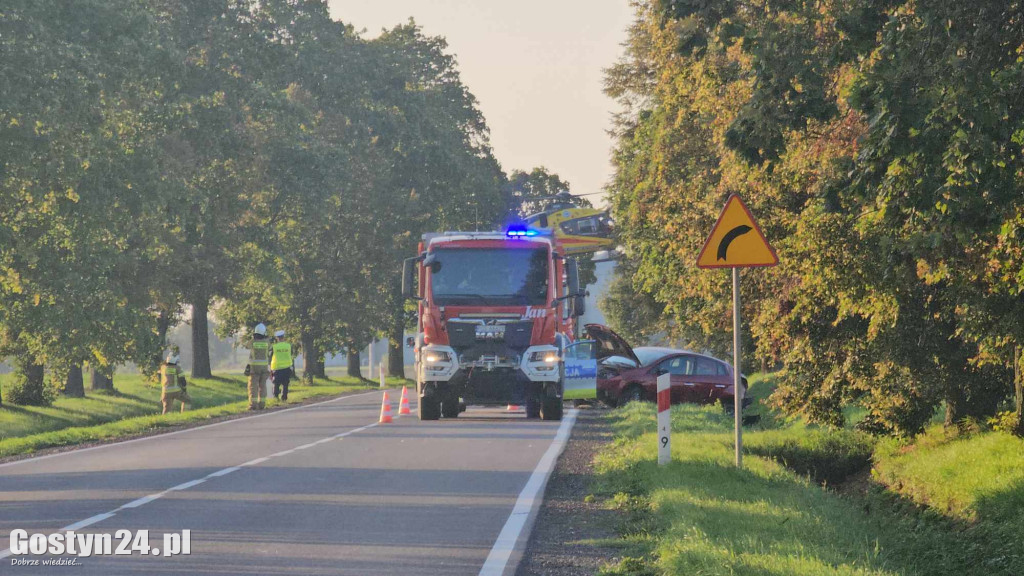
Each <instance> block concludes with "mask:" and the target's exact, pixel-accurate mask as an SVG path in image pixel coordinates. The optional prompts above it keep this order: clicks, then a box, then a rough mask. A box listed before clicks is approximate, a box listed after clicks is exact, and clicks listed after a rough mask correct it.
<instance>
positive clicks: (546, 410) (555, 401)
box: [540, 397, 562, 420]
mask: <svg viewBox="0 0 1024 576" xmlns="http://www.w3.org/2000/svg"><path fill="white" fill-rule="evenodd" d="M540 418H541V420H561V419H562V399H561V398H557V397H545V398H544V400H543V402H542V403H541V405H540Z"/></svg>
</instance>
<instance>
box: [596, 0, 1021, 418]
mask: <svg viewBox="0 0 1024 576" xmlns="http://www.w3.org/2000/svg"><path fill="white" fill-rule="evenodd" d="M636 9H637V12H636V13H637V18H636V22H635V23H634V25H633V27H632V28H631V29H630V40H629V41H628V42H627V45H626V51H625V56H624V58H623V60H622V61H620V62H619V63H618V64H617V65H616V66H615V67H613V68H612V69H611V70H610V71H609V74H608V77H607V80H606V88H607V92H608V93H609V94H610V95H612V96H614V97H616V98H618V99H619V100H620V101H622V102H623V103H624V104H625V105H626V106H627V112H626V113H625V114H623V115H621V116H620V117H619V118H618V126H617V136H618V145H617V148H616V152H615V163H616V167H617V169H616V177H615V181H614V183H613V187H612V203H613V207H614V210H613V212H614V214H613V215H614V217H615V220H616V222H617V224H618V233H619V237H620V242H621V243H622V245H623V247H624V248H625V250H626V252H627V255H628V256H629V258H630V259H631V260H632V261H633V262H635V266H636V270H635V273H633V274H632V285H633V287H634V288H635V289H637V290H638V291H640V292H641V293H643V294H646V295H648V296H649V297H651V298H653V299H654V300H655V301H656V302H657V303H658V304H659V305H662V306H664V313H663V316H662V317H661V318H657V319H654V318H650V319H649V318H646V317H645V316H644V315H641V314H637V315H635V316H634V317H635V318H636V319H637V320H638V322H639V324H640V326H638V327H636V328H633V329H632V330H633V331H634V332H641V333H642V332H643V331H645V330H646V331H654V330H658V329H660V328H661V327H665V329H666V331H667V333H668V335H669V337H670V338H672V339H675V340H678V341H681V342H683V343H686V344H689V345H692V346H696V347H698V348H708V349H711V350H717V351H719V352H721V351H723V350H724V349H727V348H728V346H729V339H730V337H731V334H730V333H731V318H730V313H729V309H728V308H729V303H730V298H729V282H728V277H727V275H726V274H723V273H721V272H720V271H702V270H699V269H697V268H696V266H695V260H696V254H697V252H698V250H699V248H700V246H701V244H702V242H703V240H704V237H705V235H706V234H707V233H708V231H709V230H710V229H711V225H712V224H713V222H714V219H715V217H716V216H717V214H718V211H719V210H720V208H721V206H722V203H723V201H724V199H725V197H726V196H727V195H728V194H729V193H731V192H740V193H741V194H742V195H743V197H744V199H745V200H746V201H747V203H748V204H749V205H750V206H751V209H752V211H753V212H754V213H755V215H756V216H757V218H758V220H759V223H760V224H761V225H762V228H764V230H765V233H766V235H767V237H768V238H769V239H770V240H771V241H772V243H773V244H774V245H775V247H776V248H777V250H778V252H779V254H780V258H781V264H780V265H779V266H778V267H776V268H773V269H770V270H759V271H754V272H750V273H746V274H744V280H743V302H744V311H743V318H744V319H745V323H744V324H745V325H744V327H743V331H744V338H745V339H749V341H750V342H751V344H752V346H749V347H747V348H746V349H747V350H753V351H754V353H755V355H756V356H757V357H759V358H760V359H764V360H765V361H767V362H770V363H772V364H778V363H781V364H783V365H784V366H785V367H786V371H785V372H784V374H783V375H782V377H781V378H780V381H779V387H778V392H777V393H776V394H775V396H774V397H773V402H774V405H775V406H776V407H778V408H780V409H783V410H785V411H786V412H787V413H789V414H791V415H801V416H803V417H805V418H807V419H808V420H810V421H812V422H816V423H822V424H829V425H841V424H843V423H844V410H845V409H846V407H848V406H850V405H854V404H855V405H858V406H860V407H861V408H863V410H864V412H865V417H864V419H863V421H862V422H861V426H862V428H864V429H865V430H870V431H872V432H875V433H884V434H894V435H913V434H917V433H919V432H920V431H921V430H923V429H924V427H925V425H926V424H927V422H928V421H929V420H930V418H931V417H932V414H933V413H934V412H935V410H936V409H937V408H938V407H939V406H940V405H944V406H945V407H946V409H947V414H946V416H947V417H946V421H947V424H948V425H953V424H956V423H957V422H959V421H961V420H963V419H964V418H966V417H975V418H983V417H986V416H991V415H992V414H993V413H994V412H995V410H996V407H997V406H998V405H999V404H1000V402H1001V401H1002V400H1003V399H1005V398H1006V396H1007V394H1008V393H1009V390H1010V387H1009V374H1010V371H1009V369H1008V368H1009V366H1010V363H1011V356H1012V350H1013V347H1014V344H1015V343H1019V342H1021V341H1022V340H1024V333H1022V332H1021V327H1022V326H1024V322H1022V319H1024V308H1022V303H1024V300H1022V299H1021V298H1020V295H1021V294H1022V293H1024V281H1022V280H1024V258H1022V255H1024V244H1022V242H1021V239H1022V238H1024V235H1022V234H1021V230H1024V227H1022V226H1024V217H1022V214H1024V200H1022V198H1024V197H1022V196H1021V194H1020V189H1021V187H1022V185H1024V177H1022V174H1024V157H1022V156H1021V154H1020V143H1021V142H1024V137H1022V136H1021V134H1024V120H1022V118H1024V109H1022V106H1024V103H1022V101H1021V100H1020V99H1019V98H1018V97H1017V94H1018V92H1019V90H1018V88H1019V85H1020V81H1021V79H1022V78H1024V76H1022V75H1024V60H1022V59H1021V58H1020V51H1019V47H1020V46H1021V45H1022V43H1024V36H1022V31H1021V30H1022V29H1021V28H1020V27H1019V26H1015V25H1012V24H1009V23H1010V22H1016V21H1017V19H1019V18H1020V17H1021V7H1020V6H1019V5H1017V4H1013V3H1010V4H1007V3H1003V2H984V3H982V4H981V5H978V6H974V5H971V7H967V5H965V4H963V3H958V2H953V1H944V2H932V3H928V5H927V6H923V5H919V3H915V2H882V3H878V2H871V1H869V0H858V1H854V2H844V3H833V4H828V5H822V4H821V3H816V2H786V3H782V4H779V5H777V6H776V5H773V6H772V9H771V10H765V9H764V7H763V6H762V5H761V4H757V3H753V2H746V1H743V0H740V1H738V2H728V3H720V4H718V5H715V6H711V5H710V4H708V3H703V2H663V1H653V0H652V1H648V2H639V3H637V5H636ZM939 37H941V38H942V40H941V41H939V40H937V38H939Z"/></svg>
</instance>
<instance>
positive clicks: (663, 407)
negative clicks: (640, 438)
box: [658, 374, 672, 466]
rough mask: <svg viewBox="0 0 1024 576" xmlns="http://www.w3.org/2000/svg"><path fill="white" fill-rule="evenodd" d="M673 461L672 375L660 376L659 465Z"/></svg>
mask: <svg viewBox="0 0 1024 576" xmlns="http://www.w3.org/2000/svg"><path fill="white" fill-rule="evenodd" d="M671 461H672V375H671V374H662V375H661V376H658V465H659V466H664V465H665V464H668V463H669V462H671Z"/></svg>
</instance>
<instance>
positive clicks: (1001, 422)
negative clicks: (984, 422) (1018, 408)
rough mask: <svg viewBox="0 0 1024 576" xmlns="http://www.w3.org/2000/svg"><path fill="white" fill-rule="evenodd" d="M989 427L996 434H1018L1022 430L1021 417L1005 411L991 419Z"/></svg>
mask: <svg viewBox="0 0 1024 576" xmlns="http://www.w3.org/2000/svg"><path fill="white" fill-rule="evenodd" d="M988 425H989V426H990V427H991V428H992V430H995V431H996V432H1009V433H1011V434H1016V433H1017V432H1018V431H1019V430H1021V429H1022V426H1021V422H1020V416H1019V415H1018V414H1017V413H1016V412H1014V411H1012V410H1004V411H1002V412H998V413H996V415H995V416H993V417H992V418H990V419H989V421H988Z"/></svg>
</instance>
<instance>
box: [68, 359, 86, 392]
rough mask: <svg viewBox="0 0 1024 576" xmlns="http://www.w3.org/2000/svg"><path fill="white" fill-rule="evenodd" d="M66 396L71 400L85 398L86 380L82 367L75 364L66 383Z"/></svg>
mask: <svg viewBox="0 0 1024 576" xmlns="http://www.w3.org/2000/svg"><path fill="white" fill-rule="evenodd" d="M64 395H65V396H68V397H71V398H85V378H84V377H83V376H82V365H81V364H75V365H73V366H71V369H70V370H69V371H68V378H67V380H65V381H64Z"/></svg>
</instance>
